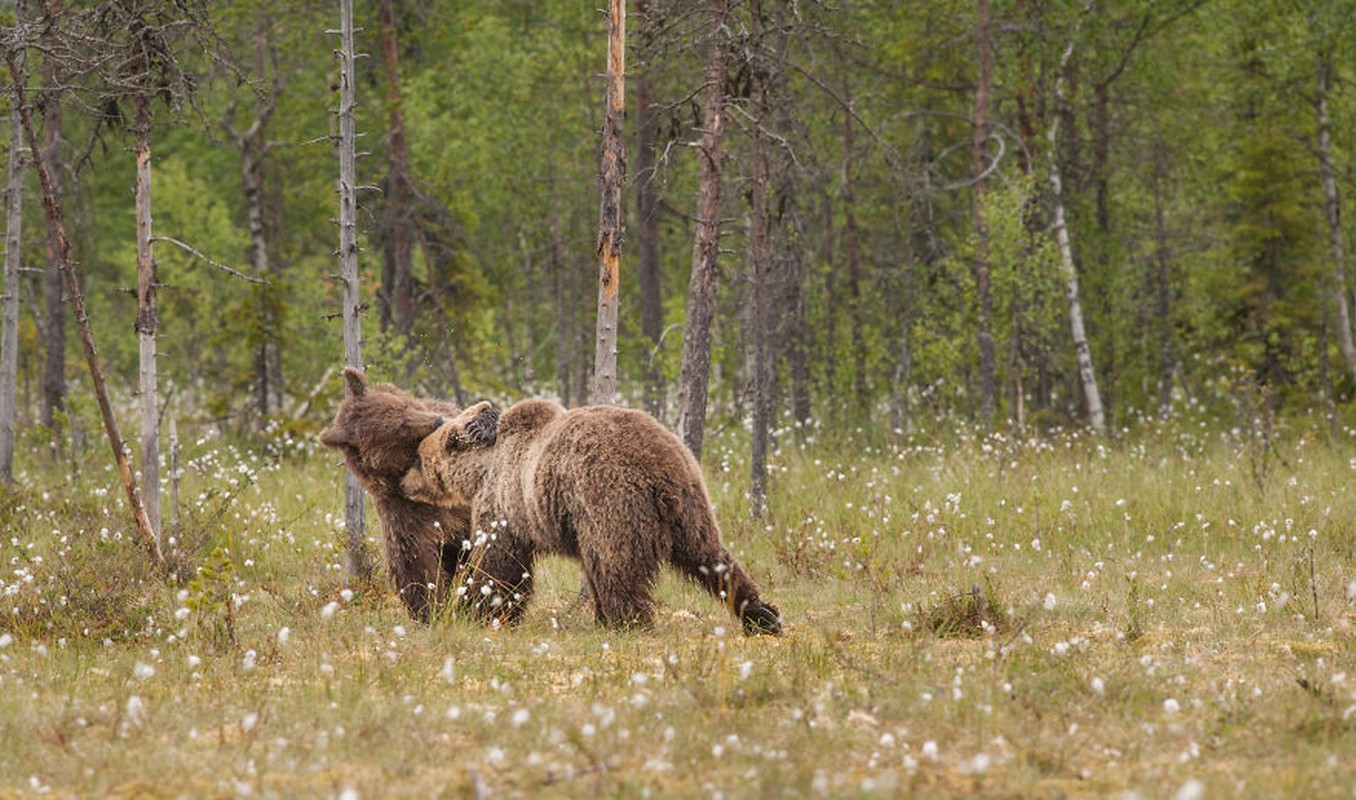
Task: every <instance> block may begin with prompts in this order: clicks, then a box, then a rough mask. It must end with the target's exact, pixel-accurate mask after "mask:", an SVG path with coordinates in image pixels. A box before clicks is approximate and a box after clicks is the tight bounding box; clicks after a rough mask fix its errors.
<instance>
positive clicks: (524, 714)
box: [509, 708, 532, 728]
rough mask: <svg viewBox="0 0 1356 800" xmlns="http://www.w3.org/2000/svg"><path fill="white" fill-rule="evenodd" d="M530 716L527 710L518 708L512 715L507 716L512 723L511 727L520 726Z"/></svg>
mask: <svg viewBox="0 0 1356 800" xmlns="http://www.w3.org/2000/svg"><path fill="white" fill-rule="evenodd" d="M531 716H532V715H531V714H530V713H529V712H528V710H527V709H525V708H520V709H518V710H517V711H514V712H513V716H511V717H509V722H510V723H512V724H513V727H515V728H521V727H523V726H524V725H526V724H527V720H528V718H529V717H531Z"/></svg>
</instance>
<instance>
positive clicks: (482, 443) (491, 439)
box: [463, 403, 499, 447]
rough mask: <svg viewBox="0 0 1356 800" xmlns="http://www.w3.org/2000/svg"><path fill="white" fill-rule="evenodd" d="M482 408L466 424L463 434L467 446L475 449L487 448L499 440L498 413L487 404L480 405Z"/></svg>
mask: <svg viewBox="0 0 1356 800" xmlns="http://www.w3.org/2000/svg"><path fill="white" fill-rule="evenodd" d="M482 405H483V406H484V408H482V409H481V410H480V413H478V414H476V415H475V416H474V417H472V418H471V419H470V421H469V422H467V423H466V428H465V432H464V433H463V435H464V436H465V437H466V442H467V444H470V445H472V446H475V447H489V446H490V445H492V444H494V443H495V441H496V440H497V439H498V438H499V412H498V411H496V410H495V408H494V406H492V405H490V404H489V403H482Z"/></svg>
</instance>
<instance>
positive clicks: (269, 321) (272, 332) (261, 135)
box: [223, 32, 283, 425]
mask: <svg viewBox="0 0 1356 800" xmlns="http://www.w3.org/2000/svg"><path fill="white" fill-rule="evenodd" d="M255 46H256V47H255V74H256V75H258V76H259V77H260V78H263V76H264V74H265V71H266V69H267V66H266V62H267V58H266V56H267V55H268V47H267V46H266V42H265V39H264V34H263V33H262V32H260V33H259V34H258V39H257V41H256V42H255ZM279 91H281V85H280V82H279V80H278V77H277V69H276V66H275V68H274V80H273V90H272V91H271V92H269V93H268V94H267V96H265V97H261V98H260V99H259V100H258V102H257V106H256V109H255V118H254V121H253V122H252V123H250V127H249V128H248V129H246V130H245V132H244V133H239V132H237V131H235V130H234V129H232V128H231V125H230V119H229V115H228V118H227V120H225V122H224V123H223V127H224V128H225V129H226V132H227V134H229V135H230V137H231V138H232V139H233V140H234V141H235V146H236V149H237V150H239V151H240V178H241V186H242V189H243V191H244V194H245V219H246V227H247V228H248V229H249V234H250V250H249V257H250V264H251V266H252V267H253V270H254V275H255V276H256V277H258V278H260V279H263V280H266V281H268V283H259V284H255V285H254V286H252V287H251V289H250V291H251V292H252V293H253V298H254V308H255V311H254V313H256V314H257V315H258V318H257V324H258V325H259V332H258V335H259V341H258V344H257V349H258V352H257V359H256V362H257V363H256V367H255V369H256V372H255V408H256V412H257V414H258V418H259V424H260V425H263V423H264V420H265V419H267V417H268V416H269V415H270V414H274V413H276V412H278V411H280V410H282V406H283V374H282V373H283V367H282V342H281V339H282V331H281V327H282V319H281V317H282V310H281V308H279V302H278V294H279V292H280V291H281V288H280V287H279V286H278V285H277V284H278V279H279V278H280V277H281V276H280V274H279V271H278V265H277V263H275V262H274V260H273V257H272V251H271V249H270V247H269V234H268V222H267V214H266V212H265V202H266V194H265V189H264V156H265V155H266V154H267V153H268V150H269V146H268V140H267V137H266V136H265V130H266V128H267V126H268V122H269V120H270V119H271V118H272V116H273V110H274V109H275V108H276V107H277V100H278V93H279Z"/></svg>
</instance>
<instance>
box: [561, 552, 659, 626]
mask: <svg viewBox="0 0 1356 800" xmlns="http://www.w3.org/2000/svg"><path fill="white" fill-rule="evenodd" d="M616 555H617V554H615V553H613V554H609V555H608V557H607V558H600V557H599V555H598V554H597V553H593V552H584V553H581V554H580V557H581V559H582V560H583V562H584V582H585V585H586V586H587V587H588V591H589V594H590V595H592V597H593V608H594V616H595V618H596V619H597V621H598V624H599V625H601V626H603V627H605V628H642V629H646V630H648V629H650V628H653V627H654V584H655V579H656V578H657V577H658V575H659V565H658V563H656V562H655V560H653V559H651V560H650V561H649V562H646V561H645V560H644V559H630V560H628V559H622V558H615V556H616Z"/></svg>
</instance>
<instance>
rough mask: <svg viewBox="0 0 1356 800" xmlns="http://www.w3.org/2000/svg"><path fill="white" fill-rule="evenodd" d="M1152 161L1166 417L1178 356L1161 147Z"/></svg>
mask: <svg viewBox="0 0 1356 800" xmlns="http://www.w3.org/2000/svg"><path fill="white" fill-rule="evenodd" d="M1157 150H1158V156H1157V158H1156V159H1155V160H1154V251H1155V254H1156V256H1157V261H1158V269H1157V272H1156V276H1155V280H1154V294H1155V298H1154V299H1155V302H1154V318H1155V325H1156V326H1157V328H1158V416H1159V418H1160V419H1167V417H1168V414H1170V413H1171V412H1172V381H1173V376H1174V375H1176V374H1177V357H1176V354H1175V352H1174V348H1173V343H1172V330H1173V326H1172V279H1171V272H1170V268H1171V262H1170V260H1169V255H1168V223H1167V215H1166V214H1165V213H1164V211H1163V178H1164V173H1165V172H1166V171H1167V156H1166V155H1165V154H1164V146H1163V145H1161V144H1160V145H1159V147H1158V148H1157Z"/></svg>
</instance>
